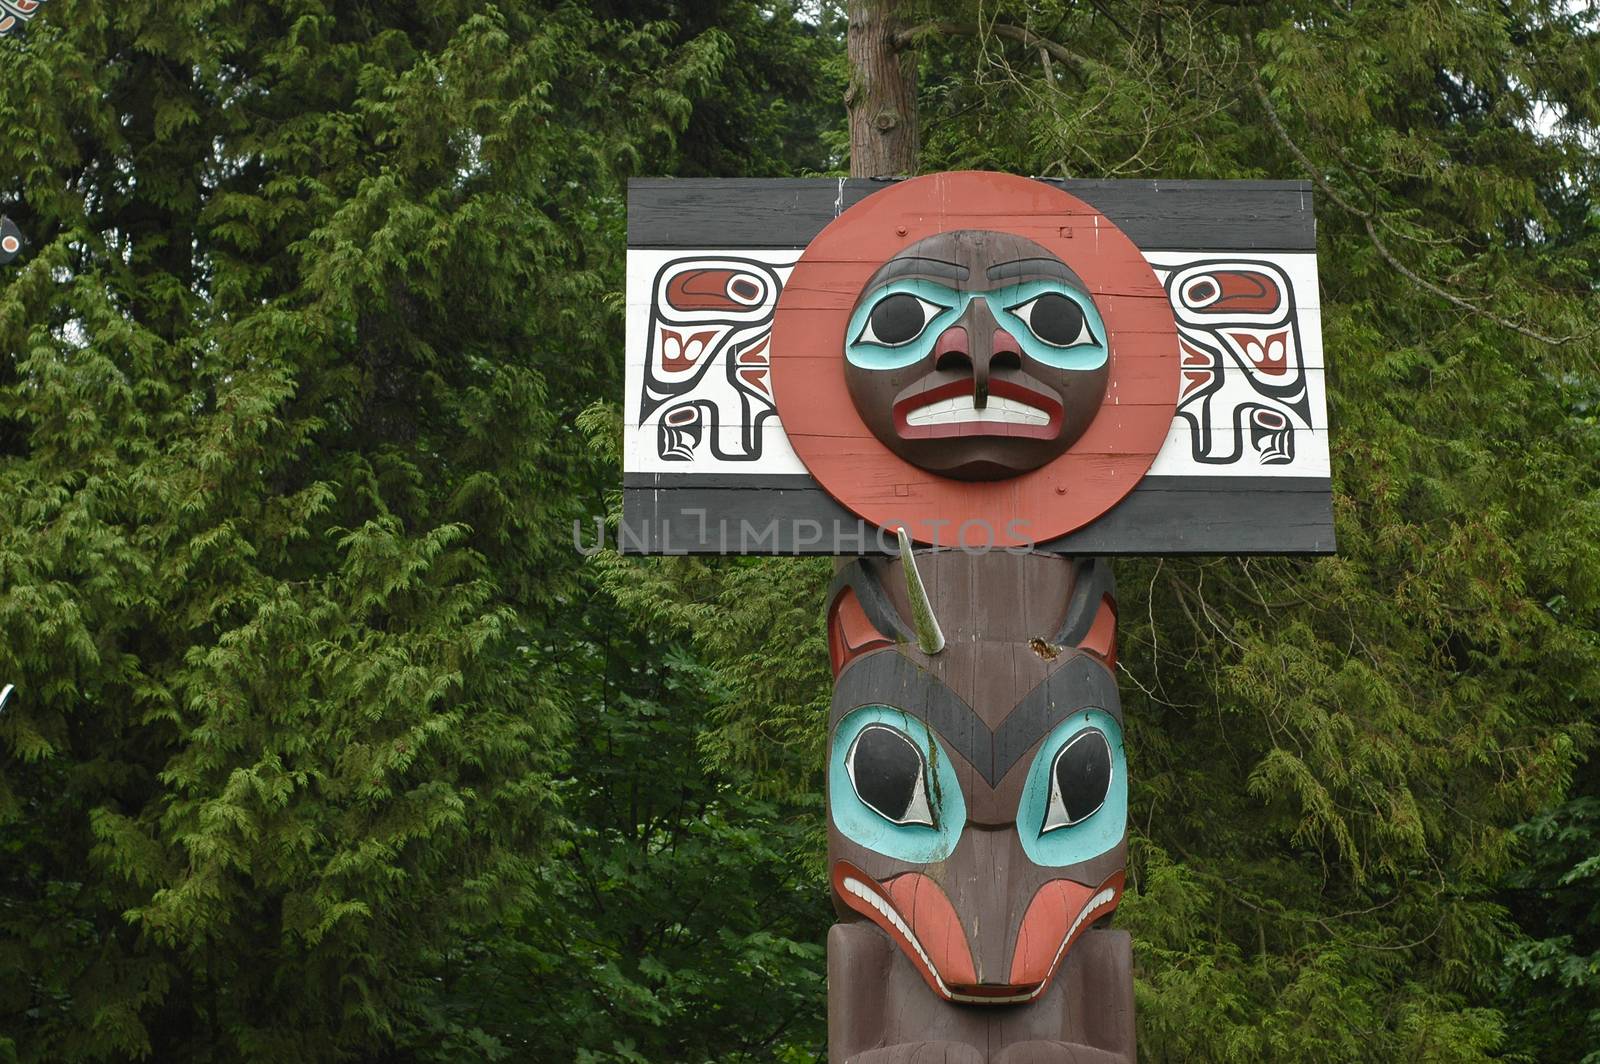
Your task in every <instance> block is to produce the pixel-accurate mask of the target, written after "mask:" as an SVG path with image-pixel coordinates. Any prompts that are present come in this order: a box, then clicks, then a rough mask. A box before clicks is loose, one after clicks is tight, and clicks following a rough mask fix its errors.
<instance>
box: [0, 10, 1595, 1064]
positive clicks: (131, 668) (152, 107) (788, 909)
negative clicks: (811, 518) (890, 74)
mask: <svg viewBox="0 0 1600 1064" xmlns="http://www.w3.org/2000/svg"><path fill="white" fill-rule="evenodd" d="M896 17H897V18H899V19H900V20H901V26H902V27H903V29H904V30H905V32H904V34H903V36H902V42H903V45H904V50H903V52H902V53H901V54H902V56H903V57H904V61H905V63H906V64H907V67H906V69H907V72H908V73H912V72H914V73H915V75H916V77H917V81H918V85H919V89H918V94H917V101H918V105H919V109H920V114H919V117H918V120H917V122H916V124H915V126H914V127H913V131H914V132H916V133H917V134H919V135H920V140H921V145H920V152H919V154H918V155H917V159H918V167H919V168H920V169H922V170H924V171H932V170H941V169H951V168H965V167H978V168H992V169H999V170H1008V171H1013V172H1018V173H1024V174H1042V175H1049V176H1070V177H1164V178H1248V177H1268V178H1302V179H1307V180H1311V181H1313V182H1314V183H1315V185H1316V189H1317V209H1318V219H1319V254H1320V262H1321V275H1322V304H1323V317H1324V333H1325V340H1326V345H1327V348H1328V351H1329V353H1330V365H1331V371H1330V374H1331V376H1330V387H1329V391H1330V405H1331V410H1330V415H1331V419H1332V424H1333V434H1332V448H1333V469H1334V491H1335V499H1336V511H1335V515H1336V520H1337V526H1338V536H1339V544H1340V552H1339V554H1338V556H1337V557H1330V558H1321V559H1256V560H1240V559H1232V560H1218V559H1206V558H1190V559H1177V558H1169V559H1165V560H1126V561H1120V562H1118V563H1117V573H1118V577H1119V580H1120V581H1121V588H1122V593H1121V594H1122V603H1123V610H1122V615H1123V620H1122V633H1123V662H1122V669H1121V673H1122V675H1121V683H1122V689H1123V693H1124V700H1125V706H1126V710H1127V714H1128V719H1129V721H1130V726H1129V731H1130V736H1131V738H1130V743H1129V751H1130V761H1131V771H1132V777H1133V791H1132V806H1131V810H1130V825H1131V854H1130V862H1129V870H1130V890H1129V893H1128V895H1127V898H1126V900H1125V902H1124V904H1123V906H1122V908H1121V910H1120V911H1119V913H1118V917H1117V919H1118V922H1119V923H1120V924H1121V925H1122V926H1125V927H1127V928H1129V929H1130V930H1131V931H1132V933H1133V936H1134V943H1135V946H1134V949H1135V957H1136V963H1137V1002H1138V1011H1139V1037H1140V1050H1141V1057H1142V1058H1143V1059H1145V1060H1149V1061H1163V1062H1164V1061H1174V1062H1176V1061H1185V1062H1209V1061H1394V1062H1405V1064H1421V1062H1430V1064H1431V1062H1475V1061H1485V1060H1518V1061H1524V1060H1525V1061H1570V1062H1577V1061H1585V1062H1587V1064H1595V1062H1597V1061H1600V770H1597V764H1596V761H1595V760H1594V753H1595V750H1596V740H1597V734H1596V707H1597V706H1600V365H1597V355H1600V340H1597V337H1596V332H1595V329H1596V323H1597V321H1600V303H1597V299H1596V278H1597V277H1600V207H1597V203H1596V199H1595V188H1596V177H1597V173H1596V171H1597V163H1600V140H1597V135H1600V93H1597V85H1600V16H1597V12H1596V8H1595V6H1594V5H1593V4H1572V3H1550V2H1545V0H1430V2H1425V3H1415V4H1410V3H1397V2H1392V0H1337V2H1335V0H1295V2H1280V0H1181V2H1179V0H1089V2H1086V3H1076V2H1071V3H1069V2H1064V0H1033V2H1022V0H947V2H942V3H938V4H937V5H933V4H921V3H918V2H913V0H901V3H899V4H898V6H897V10H896ZM845 38H846V25H845V13H844V12H843V10H842V9H841V5H839V4H837V3H832V2H828V3H821V4H810V5H804V6H803V9H801V10H796V9H795V8H794V7H792V6H790V5H789V4H787V3H785V2H783V0H762V2H756V0H693V2H690V0H638V2H624V0H597V2H594V3H587V4H580V3H560V2H552V3H534V2H518V0H499V2H497V3H489V2H481V0H440V2H436V3H426V4H419V3H415V2H412V0H360V2H354V0H343V2H336V0H268V2H262V0H252V2H245V0H115V2H112V0H51V3H49V4H48V5H47V6H46V7H45V8H44V9H43V11H42V13H41V14H40V16H39V17H38V18H36V19H35V20H34V21H33V23H31V24H30V26H29V28H28V33H27V34H26V36H24V37H21V38H16V37H12V38H7V39H5V40H3V41H0V70H3V72H4V77H3V78H0V206H3V209H4V211H5V212H6V213H8V214H9V215H10V216H11V217H12V218H13V219H14V220H15V221H16V222H17V223H18V225H19V226H20V227H21V229H22V231H23V233H24V234H25V236H26V237H27V239H28V241H29V243H28V246H27V247H26V248H25V249H24V252H23V254H22V256H21V257H20V258H19V259H18V260H17V261H16V262H14V263H12V264H11V265H9V266H6V267H3V268H0V684H3V683H13V684H15V685H16V691H15V694H14V695H13V696H12V698H11V699H10V701H9V702H8V703H7V704H6V705H5V706H4V707H3V709H0V1061H4V1062H10V1061H26V1062H44V1061H122V1060H158V1061H182V1062H191V1064H207V1062H231V1061H252V1062H253V1061H260V1062H269V1061H270V1062H274V1064H276V1062H281V1061H301V1062H324V1061H329V1062H331V1061H370V1062H385V1064H387V1062H396V1064H398V1062H419V1064H420V1062H443V1061H452V1062H453V1061H478V1060H481V1061H499V1060H508V1061H557V1060H577V1061H582V1062H585V1064H589V1062H602V1061H604V1062H612V1061H648V1062H703V1061H716V1062H727V1064H735V1062H745V1061H768V1060H776V1061H784V1062H800V1061H814V1060H820V1059H822V1058H823V1043H824V1015H823V1006H824V990H823V953H822V945H821V944H822V941H823V937H824V934H825V932H826V928H827V926H828V924H829V923H830V922H831V919H832V916H831V912H830V908H829V905H828V901H827V897H828V895H827V887H826V882H825V879H824V877H823V875H822V867H821V865H822V853H823V838H822V832H821V827H820V819H819V818H820V813H821V797H820V796H821V788H820V770H821V757H820V748H821V742H822V738H823V721H824V707H825V705H826V699H827V690H828V677H827V669H826V655H825V652H824V648H823V641H822V631H821V618H820V615H819V611H820V606H821V602H822V590H823V588H824V586H825V582H826V580H827V578H828V576H829V569H830V566H829V563H828V562H827V561H826V560H798V559H763V560H744V561H734V560H720V561H719V560H690V559H682V558H673V559H657V560H652V561H648V562H642V561H639V560H623V559H619V558H617V557H615V556H614V555H609V554H602V555H599V556H596V557H594V558H591V559H585V558H583V557H581V556H580V555H579V554H578V553H577V552H576V551H574V549H573V542H572V532H571V528H572V523H573V521H574V519H584V520H585V521H586V522H587V520H588V519H589V518H590V517H591V515H594V514H605V513H611V512H614V509H615V507H616V505H617V496H618V489H619V486H620V483H621V476H620V469H619V463H618V455H617V451H618V443H619V434H620V429H619V415H618V408H619V399H620V396H621V388H622V383H621V382H622V363H623V344H622V318H623V306H622V295H621V293H622V273H623V258H624V243H625V237H624V214H625V198H624V197H625V181H626V179H627V178H628V177H630V176H633V175H663V174H665V175H682V176H719V177H728V176H741V175H754V176H795V175H807V174H833V173H840V172H843V170H844V169H845V168H846V166H847V162H848V160H847V151H848V137H847V132H846V129H847V126H846V110H845V106H844V103H843V100H844V98H845V96H846V92H847V89H850V88H852V86H851V74H850V69H849V66H848V63H847V59H846V49H845ZM855 87H856V88H857V89H859V86H855Z"/></svg>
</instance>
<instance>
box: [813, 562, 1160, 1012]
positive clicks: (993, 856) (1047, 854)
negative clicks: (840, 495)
mask: <svg viewBox="0 0 1600 1064" xmlns="http://www.w3.org/2000/svg"><path fill="white" fill-rule="evenodd" d="M920 561H921V564H922V567H924V568H925V570H931V571H928V576H929V579H930V587H932V588H933V589H934V590H933V591H932V596H931V598H932V601H931V602H930V604H929V606H930V608H931V609H932V611H933V612H934V614H935V615H937V616H938V617H939V619H940V620H941V622H944V623H954V624H956V625H957V626H958V627H957V628H956V630H955V633H954V635H953V637H952V638H951V639H950V641H949V644H948V647H947V648H946V649H945V650H943V651H942V652H940V653H938V654H934V655H928V654H923V653H921V652H919V651H918V650H916V649H915V648H914V646H913V645H908V644H906V643H904V642H891V639H892V638H893V637H894V636H895V635H896V634H897V633H894V632H890V633H883V632H882V631H881V628H883V627H889V628H893V627H894V626H895V624H896V617H897V616H907V615H909V614H906V613H902V612H901V611H900V610H899V609H898V608H897V607H896V605H895V603H894V601H893V597H894V596H893V595H891V594H889V593H887V592H888V591H890V590H895V591H897V590H898V589H893V588H892V587H891V586H890V585H879V586H877V587H873V586H871V581H870V580H867V579H863V580H858V581H857V582H856V583H855V585H854V586H850V587H845V588H842V589H841V590H840V592H839V593H838V594H837V595H836V596H835V598H834V606H833V609H832V611H831V613H830V624H831V626H832V628H833V630H834V631H833V637H834V646H835V662H836V665H838V666H839V669H840V671H839V673H838V679H837V682H836V684H835V689H834V704H833V711H832V715H831V739H830V748H829V758H828V808H829V821H830V824H829V827H830V846H829V859H830V867H831V870H832V881H833V888H834V895H835V904H836V906H838V907H840V908H841V910H842V911H843V912H846V913H848V914H851V915H854V916H858V917H860V918H865V919H867V920H870V921H872V922H873V923H875V924H877V925H878V926H879V927H880V928H882V929H883V931H884V932H885V933H886V934H887V935H888V936H889V937H890V938H891V939H892V940H893V941H895V942H896V943H897V944H898V945H899V946H900V948H901V950H902V951H903V952H904V953H905V955H906V956H907V957H908V958H909V959H910V961H911V962H912V964H913V965H915V966H916V968H917V970H918V971H919V972H921V973H922V976H923V978H924V980H925V981H926V982H927V984H928V986H929V987H930V988H931V989H932V990H933V991H934V992H935V993H936V994H938V995H940V996H941V997H943V998H945V999H947V1000H950V1001H957V1002H971V1003H992V1004H1004V1003H1021V1002H1027V1001H1031V1000H1033V999H1034V998H1036V997H1038V996H1039V995H1040V994H1042V993H1043V992H1044V990H1045V988H1046V987H1047V986H1048V985H1049V983H1050V980H1051V979H1052V977H1053V976H1054V975H1055V973H1056V972H1057V971H1058V970H1059V969H1060V967H1061V964H1062V961H1063V960H1064V959H1065V957H1066V956H1067V954H1068V951H1069V950H1070V949H1071V947H1072V944H1073V943H1074V942H1075V941H1076V940H1077V938H1078V937H1079V936H1080V935H1081V934H1082V933H1083V932H1084V931H1086V930H1087V929H1088V928H1089V927H1090V926H1092V925H1093V924H1095V923H1096V922H1098V921H1100V920H1102V919H1104V918H1106V917H1107V916H1109V915H1110V913H1111V912H1112V910H1113V909H1115V908H1116V905H1117V903H1118V901H1119V900H1120V898H1121V896H1122V884H1123V867H1124V862H1125V854H1126V825H1127V801H1128V798H1127V795H1128V784H1127V779H1128V777H1127V767H1126V760H1125V757H1124V753H1123V741H1122V725H1121V707H1120V704H1119V702H1118V700H1117V693H1116V686H1115V682H1114V678H1113V675H1112V672H1111V669H1110V664H1111V662H1112V661H1113V660H1114V651H1113V647H1112V640H1113V638H1114V634H1113V633H1114V617H1113V615H1112V610H1113V606H1112V599H1111V592H1110V590H1109V584H1108V583H1106V582H1105V581H1104V580H1100V579H1093V578H1090V577H1091V576H1092V575H1093V572H1094V570H1093V569H1092V568H1091V567H1086V566H1085V565H1084V564H1083V563H1080V564H1079V565H1077V566H1074V565H1073V563H1071V562H1067V561H1061V562H1060V568H1059V570H1058V571H1057V576H1058V577H1059V578H1060V584H1059V585H1058V586H1057V587H1056V588H1055V589H1054V590H1055V591H1058V592H1064V593H1062V594H1061V597H1060V598H1059V599H1058V600H1057V601H1056V604H1055V608H1054V610H1053V611H1052V610H1051V609H1050V607H1049V605H1048V600H1049V598H1050V595H1051V590H1052V589H1048V588H1037V589H1034V591H1035V592H1036V593H1035V594H1032V595H1029V594H1024V595H1023V596H1022V597H1023V598H1024V600H1026V601H1025V602H1021V603H1016V604H1015V608H1013V609H1012V610H1010V612H1009V616H1010V617H1011V618H1012V620H1011V621H1009V622H1008V621H1006V620H1003V619H1002V618H1004V617H1006V616H1008V615H1007V614H1003V613H999V612H991V611H990V609H989V608H987V606H988V604H987V603H986V602H985V599H986V598H990V597H998V598H1003V597H1005V596H1006V595H1007V594H1008V590H1009V589H1014V588H1015V587H1016V585H1015V583H1014V582H1013V580H1012V576H1013V574H1011V573H1010V572H1008V570H1009V569H1010V568H1014V567H1015V565H1016V559H1012V558H1010V556H1008V555H990V556H985V557H983V558H971V557H968V556H964V555H959V554H944V555H925V556H924V557H923V558H922V559H920ZM1030 561H1034V562H1037V559H1030ZM858 571H859V572H865V571H866V570H865V569H864V568H863V569H861V570H858ZM1086 574H1087V575H1086ZM986 577H987V578H988V579H986ZM986 584H987V585H988V586H987V588H986V587H985V585H986ZM1073 585H1076V586H1075V587H1074V586H1073ZM963 589H964V590H965V592H967V596H966V597H967V602H966V606H965V610H966V614H967V616H968V618H970V620H969V621H967V622H966V623H965V624H963V622H962V621H961V620H959V619H957V618H958V615H959V613H960V611H961V610H962V605H961V603H960V601H959V599H960V595H959V594H958V592H962V591H963ZM1073 591H1075V592H1077V594H1076V595H1074V594H1072V592H1073ZM974 600H975V601H974ZM1073 600H1076V601H1073ZM1030 604H1031V607H1036V608H1030ZM1063 612H1065V613H1066V614H1067V615H1068V616H1067V621H1066V622H1065V623H1063V622H1062V620H1061V614H1062V613H1063ZM1030 613H1031V614H1032V616H1027V615H1028V614H1030ZM1051 613H1053V616H1050V617H1049V619H1048V621H1046V620H1045V615H1046V614H1051ZM874 615H876V619H875V618H874ZM980 618H984V619H983V620H980ZM1030 625H1032V626H1035V627H1041V629H1042V630H1043V631H1044V632H1045V636H1044V637H1040V638H1038V639H1035V638H1034V637H1032V636H1027V635H1024V634H1023V633H1024V632H1027V631H1028V630H1029V626H1030ZM1062 629H1067V630H1066V631H1062ZM1050 636H1055V637H1056V638H1055V639H1050V638H1049V637H1050ZM1030 642H1032V643H1034V644H1037V646H1038V647H1039V648H1042V649H1036V648H1035V646H1033V645H1030ZM1062 643H1065V644H1066V645H1064V646H1063V645H1061V644H1062Z"/></svg>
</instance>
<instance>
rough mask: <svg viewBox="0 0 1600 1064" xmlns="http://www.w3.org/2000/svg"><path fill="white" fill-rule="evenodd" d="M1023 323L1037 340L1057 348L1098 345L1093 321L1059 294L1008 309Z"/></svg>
mask: <svg viewBox="0 0 1600 1064" xmlns="http://www.w3.org/2000/svg"><path fill="white" fill-rule="evenodd" d="M1006 309H1007V310H1009V311H1010V312H1011V313H1013V314H1015V315H1016V316H1017V317H1019V318H1021V319H1022V323H1023V324H1024V325H1026V326H1027V327H1028V329H1029V331H1031V332H1032V333H1033V335H1034V336H1036V337H1038V338H1039V339H1040V340H1043V341H1044V342H1045V343H1047V344H1050V345H1051V346H1053V347H1076V346H1078V345H1079V344H1098V343H1099V342H1100V341H1099V340H1097V339H1096V338H1095V335H1094V333H1092V332H1091V331H1089V321H1088V319H1087V318H1086V317H1085V316H1084V313H1083V308H1082V307H1080V306H1079V305H1078V303H1077V301H1076V300H1074V299H1070V298H1068V297H1067V296H1064V295H1062V294H1061V293H1059V292H1046V293H1044V294H1043V295H1040V296H1035V297H1034V298H1032V299H1030V300H1028V301H1027V302H1026V303H1019V304H1017V305H1016V306H1014V307H1007V308H1006Z"/></svg>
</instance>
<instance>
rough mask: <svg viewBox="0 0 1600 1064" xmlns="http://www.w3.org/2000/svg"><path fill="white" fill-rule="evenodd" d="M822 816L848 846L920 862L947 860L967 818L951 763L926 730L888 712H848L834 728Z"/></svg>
mask: <svg viewBox="0 0 1600 1064" xmlns="http://www.w3.org/2000/svg"><path fill="white" fill-rule="evenodd" d="M828 810H829V814H830V815H831V816H832V818H833V823H834V825H835V826H836V827H837V828H838V829H839V830H840V831H841V832H843V833H844V835H846V836H847V837H848V838H849V839H850V840H851V841H853V842H856V843H858V844H859V845H861V846H864V847H866V848H867V849H869V850H873V851H875V852H877V853H881V854H883V855H884V856H886V857H892V858H895V859H897V860H901V861H912V862H916V863H919V864H927V863H930V862H933V861H942V860H944V859H945V858H946V857H948V856H950V853H951V852H952V851H953V850H954V849H955V847H956V842H957V840H959V839H960V838H961V829H962V828H963V827H964V826H965V824H966V820H967V808H966V802H965V800H964V799H963V798H962V796H961V782H960V780H959V779H957V778H956V774H955V766H954V765H952V764H951V762H950V758H949V757H948V756H947V755H946V754H945V753H944V750H943V748H942V747H940V745H939V743H938V742H937V741H936V740H935V739H934V737H933V734H932V733H931V732H930V731H929V730H928V727H927V725H925V724H923V723H922V721H920V720H918V719H917V718H915V717H913V716H911V715H910V714H908V713H906V712H905V711H904V710H899V709H894V708H892V707H889V706H864V707H862V708H861V709H857V710H854V711H853V712H851V713H850V714H848V715H847V716H846V717H845V718H844V719H843V720H841V721H840V722H839V726H838V727H837V728H835V729H834V733H833V743H832V747H831V750H830V753H829V757H828Z"/></svg>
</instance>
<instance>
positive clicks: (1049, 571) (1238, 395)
mask: <svg viewBox="0 0 1600 1064" xmlns="http://www.w3.org/2000/svg"><path fill="white" fill-rule="evenodd" d="M707 233H713V234H715V241H714V243H711V242H708V241H707V239H706V237H705V234H707ZM629 243H630V250H629V260H628V263H629V268H628V304H629V314H628V348H629V359H628V396H627V418H626V423H627V440H626V448H625V455H626V457H625V476H626V480H625V483H624V518H623V526H622V528H621V529H620V539H621V546H622V548H623V549H624V550H631V551H637V552H642V553H651V552H701V553H719V552H720V553H743V554H759V553H785V554H799V553H814V554H831V555H835V556H837V557H839V559H840V561H839V563H838V567H837V577H836V579H835V580H834V583H833V586H832V588H831V590H830V591H829V594H828V598H827V603H826V619H827V630H828V646H829V654H830V658H831V662H832V667H833V673H834V693H833V700H832V707H831V710H830V713H829V719H828V721H827V726H828V746H827V751H828V753H827V766H826V787H827V815H828V867H829V870H830V879H831V882H832V892H833V900H834V907H835V909H836V910H837V912H838V914H839V918H840V922H839V923H838V924H837V925H835V926H834V928H833V930H832V931H831V932H830V934H829V936H828V985H829V989H828V1008H829V1022H828V1041H829V1059H830V1060H833V1061H836V1062H840V1064H843V1062H852V1064H915V1062H923V1061H927V1062H935V1061H937V1062H942V1064H978V1062H984V1061H991V1062H1004V1064H1047V1062H1057V1061H1060V1062H1070V1061H1076V1062H1080V1064H1081V1062H1087V1061H1104V1062H1110V1061H1125V1062H1131V1061H1133V1060H1134V1033H1133V1032H1134V1027H1133V975H1132V971H1133V958H1132V951H1131V948H1130V942H1129V938H1128V936H1127V934H1126V932H1123V931H1120V930H1115V929H1113V928H1111V927H1110V926H1109V924H1110V922H1111V920H1112V918H1113V915H1114V912H1115V910H1116V908H1117V905H1118V903H1119V901H1120V900H1121V898H1122V892H1123V889H1124V879H1123V874H1124V863H1125V860H1126V852H1127V810H1128V782H1129V772H1128V755H1127V751H1126V750H1125V748H1124V744H1123V718H1122V708H1121V703H1120V701H1119V699H1118V696H1117V685H1116V676H1115V669H1116V661H1117V642H1116V613H1117V602H1116V594H1115V588H1114V585H1113V582H1112V577H1111V571H1110V565H1109V563H1108V562H1107V561H1106V560H1105V559H1104V558H1102V557H1099V556H1100V555H1107V554H1164V553H1185V554H1187V553H1214V554H1259V553H1283V554H1289V553H1297V554H1310V553H1325V552H1328V551H1331V550H1332V549H1333V534H1332V510H1331V498H1330V482H1329V476H1328V447H1327V428H1326V418H1325V413H1324V410H1325V406H1326V404H1325V397H1324V389H1323V369H1322V345H1321V336H1320V321H1319V318H1318V313H1317V305H1316V291H1317V288H1316V262H1315V256H1314V247H1315V240H1314V228H1313V222H1312V216H1311V207H1310V194H1309V192H1308V190H1307V189H1306V188H1305V187H1304V186H1302V185H1301V184H1299V183H1296V182H1189V183H1185V182H1170V183H1169V182H1161V183H1159V184H1158V183H1154V182H1112V181H1107V182H1049V181H1042V180H1035V179H1030V178H1023V177H1016V176H1011V175H1005V174H993V173H972V172H968V173H948V174H931V175H927V176H924V177H917V178H912V179H909V180H904V181H897V182H883V181H868V180H847V181H824V180H808V181H639V182H635V183H634V185H633V186H632V188H631V189H630V202H629Z"/></svg>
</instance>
